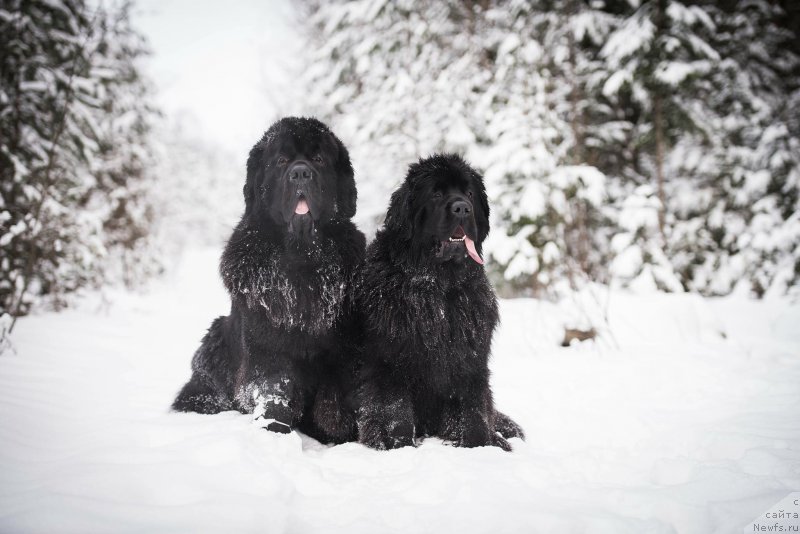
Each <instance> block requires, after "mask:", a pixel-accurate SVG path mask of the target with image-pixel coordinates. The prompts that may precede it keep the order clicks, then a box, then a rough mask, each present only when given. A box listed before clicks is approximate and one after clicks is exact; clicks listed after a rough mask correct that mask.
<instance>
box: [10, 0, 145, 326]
mask: <svg viewBox="0 0 800 534" xmlns="http://www.w3.org/2000/svg"><path fill="white" fill-rule="evenodd" d="M127 11H128V7H127V6H126V5H122V6H119V8H118V9H109V10H105V9H98V10H96V11H92V10H90V9H89V8H88V6H87V5H86V4H85V3H84V2H83V1H80V0H63V1H48V2H44V1H41V2H40V1H33V0H31V1H28V0H26V1H20V0H17V1H10V2H6V3H4V5H3V7H2V8H0V36H2V37H0V39H2V43H0V65H2V84H0V104H1V105H2V108H1V109H0V179H1V181H0V250H1V251H2V257H1V258H0V309H2V310H3V312H4V313H10V314H12V315H14V316H19V315H23V314H25V313H27V312H28V310H29V309H30V307H31V305H32V304H33V303H34V302H35V301H36V300H37V298H38V297H40V296H44V297H47V301H48V302H49V303H51V304H53V305H56V306H58V305H61V304H63V303H64V297H65V295H67V294H68V293H70V292H72V291H75V290H76V289H79V288H81V287H84V286H86V285H91V284H98V283H100V282H101V281H103V280H105V279H106V275H107V273H108V272H109V271H108V268H109V263H108V258H109V257H110V251H112V250H117V249H122V248H124V249H125V250H129V249H130V248H131V247H136V246H137V243H140V242H141V239H140V236H141V235H142V234H143V233H144V232H145V227H146V224H147V216H146V211H147V208H146V202H145V201H144V200H143V199H144V183H145V181H146V179H145V178H144V174H145V171H144V169H145V167H146V163H145V161H146V152H147V148H146V137H147V133H148V126H147V121H148V120H149V119H148V117H149V116H150V115H151V114H152V111H151V110H150V109H149V108H148V107H147V105H146V103H145V102H146V91H145V89H144V88H145V85H144V84H143V83H142V81H141V80H140V79H139V77H138V73H137V70H136V66H135V61H136V58H137V57H139V56H140V55H141V53H142V48H141V46H140V43H138V37H137V36H136V34H135V32H134V31H133V30H132V29H131V28H130V26H129V25H128V23H127Z"/></svg>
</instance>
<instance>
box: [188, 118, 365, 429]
mask: <svg viewBox="0 0 800 534" xmlns="http://www.w3.org/2000/svg"><path fill="white" fill-rule="evenodd" d="M243 192H244V198H245V212H244V215H243V216H242V219H241V221H240V222H239V224H238V225H237V226H236V229H235V230H234V231H233V235H232V236H231V238H230V240H229V241H228V244H227V246H226V247H225V251H224V252H223V254H222V259H221V262H220V274H221V276H222V280H223V282H224V284H225V287H226V289H227V290H228V292H229V293H230V296H231V311H230V314H229V315H228V316H226V317H219V318H217V319H216V320H215V321H214V322H213V323H212V325H211V328H209V330H208V333H207V334H206V336H205V337H204V338H203V341H202V343H201V345H200V348H199V349H198V350H197V352H196V353H195V355H194V358H193V359H192V377H191V379H190V380H189V382H188V383H187V384H186V385H185V386H184V387H183V389H182V390H181V392H180V393H179V394H178V397H177V398H176V399H175V402H174V403H173V409H175V410H178V411H192V412H199V413H217V412H220V411H223V410H231V409H233V410H239V411H241V412H245V413H247V412H255V415H256V416H257V417H259V418H263V419H264V424H265V425H266V427H267V428H268V429H270V430H274V431H276V432H289V431H291V430H292V429H295V428H297V429H299V430H301V431H303V432H305V433H307V434H309V435H311V436H313V437H315V438H317V439H319V440H321V441H324V442H335V443H340V442H344V441H349V440H353V439H355V437H356V427H355V415H354V414H355V406H354V404H353V402H354V399H353V398H352V397H353V395H352V394H351V392H352V391H353V389H354V384H353V377H354V374H355V371H354V366H355V364H354V358H353V357H352V355H351V351H352V346H351V344H350V343H349V340H350V339H352V338H353V337H354V336H353V332H352V325H351V320H350V315H351V314H350V309H351V306H350V305H349V304H348V296H347V295H348V288H349V286H350V284H351V282H352V279H353V276H354V272H355V269H356V267H357V266H358V265H359V264H360V263H361V262H362V260H363V257H364V249H365V239H364V235H363V234H362V233H361V232H360V231H358V230H357V229H356V227H355V225H353V223H352V222H350V218H351V217H353V215H354V214H355V210H356V187H355V181H354V180H353V168H352V166H351V164H350V158H349V155H348V153H347V150H346V149H345V147H344V145H343V144H342V143H341V141H339V139H337V138H336V136H335V135H334V134H333V133H331V131H330V130H329V129H328V128H327V127H326V126H325V125H324V124H322V123H321V122H319V121H317V120H315V119H308V118H294V117H289V118H284V119H281V120H280V121H278V122H276V123H275V124H273V125H272V126H271V127H270V128H269V130H267V132H266V133H265V134H264V136H263V138H262V139H261V140H260V141H259V142H258V143H256V145H255V146H254V147H253V149H252V150H251V151H250V156H249V159H248V161H247V181H246V183H245V186H244V191H243ZM303 203H305V205H306V206H308V209H309V211H308V213H305V214H303V213H302V208H301V206H302V205H303Z"/></svg>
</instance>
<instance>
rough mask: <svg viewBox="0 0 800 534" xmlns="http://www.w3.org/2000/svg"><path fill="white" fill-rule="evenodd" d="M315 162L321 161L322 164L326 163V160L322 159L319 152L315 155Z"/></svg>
mask: <svg viewBox="0 0 800 534" xmlns="http://www.w3.org/2000/svg"><path fill="white" fill-rule="evenodd" d="M314 163H319V164H320V165H322V164H323V163H325V160H324V159H322V156H320V155H319V154H317V155H316V156H314Z"/></svg>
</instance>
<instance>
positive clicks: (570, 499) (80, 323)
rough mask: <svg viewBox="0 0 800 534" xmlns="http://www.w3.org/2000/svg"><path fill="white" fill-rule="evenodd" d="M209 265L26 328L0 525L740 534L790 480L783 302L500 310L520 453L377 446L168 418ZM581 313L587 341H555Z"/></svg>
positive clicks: (208, 288)
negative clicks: (591, 338)
mask: <svg viewBox="0 0 800 534" xmlns="http://www.w3.org/2000/svg"><path fill="white" fill-rule="evenodd" d="M218 254H219V251H216V250H204V251H194V252H192V253H190V254H187V255H186V256H185V258H184V261H183V262H182V266H181V267H180V268H179V269H177V270H176V271H175V272H174V273H173V274H172V275H171V276H169V277H168V278H166V279H165V280H164V281H163V282H160V283H159V285H158V286H157V287H154V288H153V289H152V291H151V292H149V293H147V294H144V295H133V294H125V293H120V294H106V296H105V297H104V298H102V299H101V298H90V299H87V300H86V301H85V302H84V303H83V304H82V306H81V307H80V308H78V309H75V310H70V311H66V312H62V313H57V314H56V313H51V314H41V315H37V316H33V317H28V318H24V319H22V320H20V321H19V323H18V325H17V329H16V330H15V332H14V336H15V337H14V341H15V345H16V348H17V353H16V354H6V355H5V356H3V357H0V531H2V532H81V533H88V532H269V533H281V532H286V533H300V532H325V533H337V532H342V533H344V532H347V533H362V532H363V533H370V534H372V533H375V532H404V533H407V532H408V533H411V532H464V533H473V532H474V533H485V532H503V533H505V532H520V533H522V532H524V533H532V532H607V533H614V534H623V533H647V532H655V533H669V532H681V533H709V532H741V531H742V528H743V527H744V526H745V525H747V524H748V523H750V522H751V521H752V520H753V519H754V518H755V517H756V516H757V515H758V514H761V513H762V512H764V511H765V510H767V509H768V508H769V507H770V506H772V505H773V504H775V503H777V502H778V501H779V500H780V499H782V498H783V497H785V496H786V495H787V494H788V493H789V492H790V491H793V490H795V491H796V490H798V489H800V417H798V415H800V388H798V384H800V329H798V325H800V306H798V305H796V304H795V305H791V304H789V303H788V302H787V301H785V300H765V301H753V300H750V299H748V298H747V297H745V296H742V295H734V296H731V297H726V298H724V299H702V298H699V297H697V296H694V295H666V294H660V293H654V294H649V295H634V294H630V293H624V292H618V291H613V292H608V291H607V290H604V289H602V288H593V289H592V291H587V292H585V293H583V294H580V295H576V296H575V298H574V299H570V300H566V301H564V302H562V303H560V304H553V303H549V302H542V301H535V300H527V299H519V300H508V301H503V302H502V303H501V313H502V321H503V322H502V326H501V328H500V330H499V332H498V333H497V335H496V337H495V342H494V357H493V361H492V370H493V388H494V392H495V398H496V401H497V405H498V406H499V407H500V408H501V409H502V410H504V411H506V412H507V413H509V414H511V415H512V416H513V417H514V418H516V420H517V421H518V422H519V423H521V424H522V425H523V427H524V428H525V430H526V431H527V434H528V441H527V442H522V441H520V440H516V439H515V440H512V444H513V446H514V449H515V450H514V452H513V453H504V452H503V451H501V450H499V449H496V448H481V449H456V448H452V447H448V446H445V445H443V444H442V443H441V442H440V441H439V440H436V439H428V440H425V442H424V443H423V444H422V445H421V446H420V447H419V448H417V449H412V448H406V449H401V450H396V451H390V452H378V451H373V450H369V449H366V448H365V447H363V446H361V445H358V444H354V443H352V444H346V445H341V446H336V447H327V446H323V445H320V444H319V443H317V442H315V441H314V440H311V439H309V438H306V437H303V436H300V435H298V434H291V435H278V434H272V433H269V432H267V431H265V430H263V429H261V428H259V427H258V426H257V425H256V424H254V423H253V422H252V420H251V417H250V416H245V415H240V414H238V413H232V412H228V413H224V414H220V415H214V416H204V415H197V414H174V413H170V412H169V411H168V409H167V408H168V406H169V404H170V402H171V401H172V398H173V396H174V394H175V393H176V391H177V390H178V388H179V387H180V386H181V385H182V384H183V381H184V380H185V379H186V378H187V377H188V376H189V360H190V358H191V355H192V352H193V351H194V349H195V348H196V346H197V344H198V343H199V340H200V337H201V336H202V334H203V333H204V331H205V328H207V326H208V325H209V324H210V321H211V319H212V318H213V317H215V316H216V315H219V314H222V313H225V312H226V311H227V309H228V301H227V297H226V295H225V293H224V291H223V289H222V285H221V283H220V282H219V280H218V278H217V275H216V264H217V258H218ZM604 318H607V320H604ZM590 323H591V324H593V325H594V326H596V327H597V328H598V330H599V331H600V334H601V338H600V340H599V341H597V342H596V343H594V342H589V343H585V344H580V345H574V346H572V347H569V348H561V347H559V346H558V345H559V342H560V338H561V335H562V332H563V330H562V327H563V326H565V325H566V326H584V325H586V324H590Z"/></svg>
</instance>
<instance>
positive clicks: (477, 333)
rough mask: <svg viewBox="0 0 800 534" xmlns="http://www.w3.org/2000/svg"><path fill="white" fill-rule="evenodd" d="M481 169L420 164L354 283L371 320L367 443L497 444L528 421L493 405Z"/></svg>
mask: <svg viewBox="0 0 800 534" xmlns="http://www.w3.org/2000/svg"><path fill="white" fill-rule="evenodd" d="M488 233H489V204H488V201H487V198H486V191H485V189H484V185H483V180H482V178H481V176H480V175H479V174H478V173H477V172H476V171H475V170H474V169H472V168H471V167H470V166H469V165H468V164H467V163H465V162H464V161H463V160H462V159H461V158H460V157H458V156H455V155H437V156H433V157H430V158H428V159H424V160H421V161H420V162H419V163H416V164H413V165H411V167H410V168H409V171H408V175H407V176H406V179H405V182H404V183H403V184H402V186H401V187H400V188H399V189H398V190H397V191H395V192H394V194H393V195H392V199H391V203H390V206H389V211H388V213H387V216H386V221H385V224H384V226H383V228H382V229H381V230H380V231H379V232H378V235H377V237H376V238H375V241H374V242H373V243H371V244H370V246H369V248H368V249H367V259H366V263H365V266H364V267H363V269H362V272H361V275H360V277H359V282H358V283H357V286H356V305H357V307H358V309H359V311H360V313H361V314H362V319H361V321H362V322H363V325H364V326H363V328H364V342H363V343H364V344H363V364H362V367H361V379H360V380H361V386H360V392H359V404H360V407H359V415H358V431H359V441H361V442H362V443H364V444H366V445H368V446H370V447H373V448H376V449H392V448H396V447H403V446H406V445H413V444H415V439H416V438H418V437H422V436H438V437H441V438H442V439H444V440H446V441H447V442H450V443H451V444H453V445H456V446H461V447H477V446H482V445H494V446H497V447H501V448H503V449H505V450H511V446H510V445H509V443H508V442H507V441H506V440H505V439H504V438H503V437H501V436H500V435H498V434H497V433H496V431H497V432H500V433H501V434H502V435H503V436H504V437H505V438H509V437H523V433H522V429H521V428H520V427H519V426H518V425H517V424H516V423H514V421H512V420H511V419H510V418H509V417H507V416H505V415H504V414H501V413H499V412H496V411H495V409H494V406H493V402H492V392H491V389H490V388H489V369H488V366H487V363H488V359H489V352H490V345H491V341H492V332H493V331H494V329H495V326H496V325H497V320H498V308H497V299H496V297H495V294H494V291H493V290H492V286H491V285H490V284H489V281H488V279H487V278H486V273H485V272H484V269H483V259H482V258H481V255H480V253H481V244H482V242H483V240H484V238H485V237H486V235H487V234H488Z"/></svg>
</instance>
